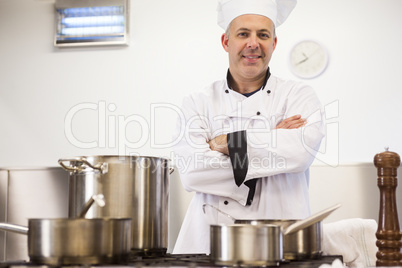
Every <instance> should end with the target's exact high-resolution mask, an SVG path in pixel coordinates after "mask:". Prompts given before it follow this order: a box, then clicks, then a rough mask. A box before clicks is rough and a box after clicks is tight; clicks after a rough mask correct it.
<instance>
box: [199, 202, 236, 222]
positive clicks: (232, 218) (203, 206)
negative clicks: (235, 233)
mask: <svg viewBox="0 0 402 268" xmlns="http://www.w3.org/2000/svg"><path fill="white" fill-rule="evenodd" d="M206 206H208V207H211V208H213V209H215V210H216V211H218V212H219V213H221V214H222V215H225V216H226V217H228V218H229V219H231V220H232V221H233V222H236V219H235V218H234V217H233V216H232V215H229V214H227V213H226V212H223V211H222V210H220V209H219V208H217V207H214V206H213V205H210V204H203V205H202V211H204V214H205V207H206Z"/></svg>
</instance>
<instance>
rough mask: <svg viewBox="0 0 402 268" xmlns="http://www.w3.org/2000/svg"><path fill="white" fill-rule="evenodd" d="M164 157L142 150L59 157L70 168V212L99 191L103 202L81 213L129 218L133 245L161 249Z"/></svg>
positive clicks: (165, 223) (164, 214)
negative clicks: (135, 153)
mask: <svg viewBox="0 0 402 268" xmlns="http://www.w3.org/2000/svg"><path fill="white" fill-rule="evenodd" d="M168 162H169V161H168V160H167V159H165V158H158V157H145V156H81V157H76V158H73V159H60V160H59V163H60V165H61V166H62V167H63V168H64V169H65V170H67V171H69V172H70V178H69V180H70V181H69V182H70V186H69V217H70V218H74V217H76V216H77V215H78V213H79V211H80V210H81V208H82V206H83V205H84V204H85V202H86V200H88V198H89V197H90V196H92V195H93V194H94V193H102V194H103V195H104V196H105V199H106V200H108V202H107V204H106V206H105V207H103V208H101V209H100V208H98V207H92V208H91V209H90V210H89V211H88V213H87V214H86V218H104V217H106V218H107V217H110V218H121V217H123V218H132V240H131V246H132V249H134V250H138V251H158V252H159V251H161V252H166V250H167V244H168V199H169V173H171V171H172V168H170V167H169V163H168Z"/></svg>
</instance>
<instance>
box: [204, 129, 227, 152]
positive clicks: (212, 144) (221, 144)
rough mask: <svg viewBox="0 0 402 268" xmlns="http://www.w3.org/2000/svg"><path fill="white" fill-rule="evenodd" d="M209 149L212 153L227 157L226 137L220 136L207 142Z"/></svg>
mask: <svg viewBox="0 0 402 268" xmlns="http://www.w3.org/2000/svg"><path fill="white" fill-rule="evenodd" d="M208 144H209V148H210V149H211V150H213V151H218V152H221V153H223V154H226V155H229V149H228V143H227V135H226V134H224V135H220V136H218V137H215V138H214V139H212V140H210V141H209V142H208Z"/></svg>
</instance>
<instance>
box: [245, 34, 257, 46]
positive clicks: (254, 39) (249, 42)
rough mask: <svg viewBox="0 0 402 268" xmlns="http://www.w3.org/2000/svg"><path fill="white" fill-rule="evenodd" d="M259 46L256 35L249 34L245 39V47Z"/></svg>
mask: <svg viewBox="0 0 402 268" xmlns="http://www.w3.org/2000/svg"><path fill="white" fill-rule="evenodd" d="M258 47H259V43H258V38H257V36H253V35H251V36H250V37H249V38H248V40H247V48H249V49H257V48H258Z"/></svg>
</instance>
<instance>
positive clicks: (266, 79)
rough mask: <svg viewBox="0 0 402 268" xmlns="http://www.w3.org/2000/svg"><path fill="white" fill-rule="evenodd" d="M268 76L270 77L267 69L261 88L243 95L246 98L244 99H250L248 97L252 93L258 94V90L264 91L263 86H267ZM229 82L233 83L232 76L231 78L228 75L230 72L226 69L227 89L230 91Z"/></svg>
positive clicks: (230, 75)
mask: <svg viewBox="0 0 402 268" xmlns="http://www.w3.org/2000/svg"><path fill="white" fill-rule="evenodd" d="M270 76H271V72H270V71H269V67H268V69H267V73H266V75H265V80H264V83H263V84H262V87H261V88H259V89H257V90H255V91H253V92H250V93H244V94H243V95H244V96H246V97H250V96H251V95H253V94H254V93H256V92H258V91H259V90H262V89H264V88H265V86H266V85H267V82H268V79H269V77H270ZM230 81H233V76H232V74H231V73H230V70H229V69H228V71H227V73H226V83H227V84H228V87H229V89H231V90H232V87H231V86H230Z"/></svg>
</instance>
